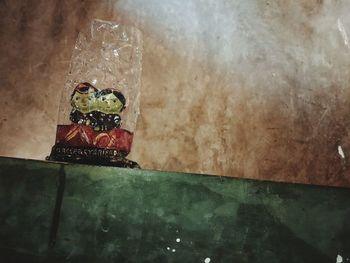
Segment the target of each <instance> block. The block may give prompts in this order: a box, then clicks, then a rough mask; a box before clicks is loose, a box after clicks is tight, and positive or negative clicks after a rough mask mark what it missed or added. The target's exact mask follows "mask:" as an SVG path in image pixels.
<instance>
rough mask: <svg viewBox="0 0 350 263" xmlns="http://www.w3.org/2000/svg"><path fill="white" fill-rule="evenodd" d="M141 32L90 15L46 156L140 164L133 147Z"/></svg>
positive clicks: (72, 160) (99, 162)
mask: <svg viewBox="0 0 350 263" xmlns="http://www.w3.org/2000/svg"><path fill="white" fill-rule="evenodd" d="M141 60H142V34H141V32H140V31H139V30H138V29H136V28H134V27H130V26H124V25H119V24H115V23H113V22H108V21H101V20H94V21H92V23H91V27H90V31H87V32H81V33H80V34H79V36H78V39H77V41H76V45H75V47H74V50H73V54H72V59H71V63H70V71H69V74H68V78H67V81H66V84H65V87H64V90H63V92H62V99H61V102H60V110H59V118H58V125H57V133H56V143H55V145H54V146H53V148H52V152H51V155H50V156H49V157H48V159H49V160H55V161H68V162H79V163H91V164H102V165H112V166H120V167H139V166H138V164H137V163H135V162H132V161H130V160H127V159H126V158H125V157H126V156H127V155H128V154H129V152H130V150H131V145H132V141H133V135H134V130H135V128H136V122H137V117H138V114H139V99H140V86H141Z"/></svg>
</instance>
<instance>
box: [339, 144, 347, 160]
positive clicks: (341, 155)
mask: <svg viewBox="0 0 350 263" xmlns="http://www.w3.org/2000/svg"><path fill="white" fill-rule="evenodd" d="M338 153H339V155H340V157H341V158H343V159H345V154H344V151H343V148H342V147H341V146H340V145H338Z"/></svg>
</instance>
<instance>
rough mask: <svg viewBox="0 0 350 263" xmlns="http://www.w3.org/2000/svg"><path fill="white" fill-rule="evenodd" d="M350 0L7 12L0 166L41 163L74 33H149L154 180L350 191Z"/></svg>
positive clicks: (126, 4) (35, 5) (152, 2)
mask: <svg viewBox="0 0 350 263" xmlns="http://www.w3.org/2000/svg"><path fill="white" fill-rule="evenodd" d="M348 10H350V3H349V2H348V1H346V0H343V1H341V0H338V1H336V0H312V1H310V0H296V1H282V0H269V1H264V0H252V1H238V0H237V1H234V0H202V1H196V0H187V1H185V0H178V1H158V0H149V1H142V0H129V1H126V0H119V1H107V0H103V1H97V0H95V1H78V0H70V1H68V0H67V1H60V0H49V1H44V0H35V1H34V0H32V1H28V0H2V1H0V37H1V42H0V90H1V96H0V103H1V105H2V107H1V111H0V155H6V156H15V157H24V158H37V159H43V158H44V157H45V156H46V155H47V154H48V153H49V152H50V147H51V145H52V144H53V143H54V135H55V125H56V120H57V111H58V102H59V98H60V91H61V89H62V87H63V84H64V82H65V76H66V74H67V71H68V66H69V59H70V54H71V50H72V47H73V45H74V41H75V38H76V36H77V32H78V31H79V30H80V29H81V28H82V27H83V26H86V25H87V24H88V23H89V22H90V20H91V19H93V18H99V19H104V20H114V21H120V22H123V23H130V24H134V25H136V26H138V27H139V28H140V29H141V30H142V31H143V32H144V60H143V76H142V78H143V79H142V82H143V85H142V97H141V100H142V101H141V115H140V118H139V122H138V126H137V131H136V135H135V140H134V146H133V150H132V154H131V156H130V157H131V158H132V159H134V160H137V161H138V162H139V163H140V164H141V165H142V166H143V167H144V168H149V169H159V170H174V171H186V172H199V173H211V174H217V175H229V176H239V177H247V178H259V179H272V180H279V181H280V180H282V181H291V182H304V183H313V184H327V185H342V186H350V170H349V164H348V163H349V161H350V159H349V156H350V137H349V124H350V87H349V78H350V43H349V39H348V33H349V32H350V17H349V16H348Z"/></svg>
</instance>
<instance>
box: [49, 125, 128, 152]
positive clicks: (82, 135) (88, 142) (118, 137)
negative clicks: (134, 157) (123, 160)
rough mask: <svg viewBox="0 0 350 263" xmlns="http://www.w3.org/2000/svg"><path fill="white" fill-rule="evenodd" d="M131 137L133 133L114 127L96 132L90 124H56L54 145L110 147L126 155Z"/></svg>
mask: <svg viewBox="0 0 350 263" xmlns="http://www.w3.org/2000/svg"><path fill="white" fill-rule="evenodd" d="M132 139H133V133H131V132H129V131H127V130H124V129H118V128H114V129H112V130H109V131H104V132H97V131H94V129H93V128H92V127H90V126H85V125H80V124H71V125H58V126H57V134H56V145H60V146H67V147H87V148H100V149H112V150H117V151H118V152H123V153H126V155H127V154H128V153H129V152H130V149H131V144H132Z"/></svg>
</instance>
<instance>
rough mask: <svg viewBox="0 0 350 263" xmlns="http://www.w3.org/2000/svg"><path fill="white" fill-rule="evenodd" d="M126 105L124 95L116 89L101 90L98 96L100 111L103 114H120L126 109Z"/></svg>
mask: <svg viewBox="0 0 350 263" xmlns="http://www.w3.org/2000/svg"><path fill="white" fill-rule="evenodd" d="M125 103H126V100H125V97H124V95H123V93H121V92H120V91H119V90H116V89H104V90H101V91H100V92H99V93H98V96H97V105H98V109H99V111H101V112H103V113H107V114H113V113H114V114H116V113H120V112H122V111H123V110H124V109H125Z"/></svg>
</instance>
